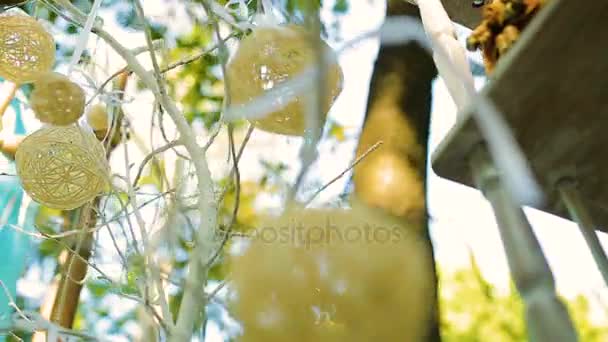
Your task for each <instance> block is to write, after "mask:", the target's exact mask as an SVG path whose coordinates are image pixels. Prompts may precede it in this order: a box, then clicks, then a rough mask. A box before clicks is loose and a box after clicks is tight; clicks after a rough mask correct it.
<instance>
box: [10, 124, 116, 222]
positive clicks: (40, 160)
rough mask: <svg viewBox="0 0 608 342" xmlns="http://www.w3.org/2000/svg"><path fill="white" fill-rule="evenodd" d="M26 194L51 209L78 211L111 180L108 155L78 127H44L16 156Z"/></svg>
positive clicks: (32, 136)
mask: <svg viewBox="0 0 608 342" xmlns="http://www.w3.org/2000/svg"><path fill="white" fill-rule="evenodd" d="M15 162H16V165H17V175H18V176H19V178H20V179H21V183H22V185H23V188H24V190H25V191H26V192H27V194H28V195H29V196H30V197H31V198H32V199H33V200H35V201H36V202H38V203H41V204H43V205H45V206H47V207H49V208H54V209H62V210H70V209H74V208H78V207H80V206H82V205H83V204H85V203H86V202H88V201H91V200H92V199H93V198H95V197H96V196H97V195H98V194H99V193H100V192H102V191H103V190H104V188H105V186H106V184H107V180H108V177H109V166H108V163H107V161H106V158H105V151H104V148H103V146H102V145H101V143H100V142H99V141H98V140H97V138H95V136H94V135H93V134H92V133H90V132H88V131H85V130H83V129H82V128H80V127H78V126H68V127H62V126H51V127H44V128H41V129H40V130H38V131H36V132H34V133H32V134H31V135H29V136H28V137H27V138H25V140H23V142H22V143H21V144H20V145H19V148H18V149H17V153H16V155H15Z"/></svg>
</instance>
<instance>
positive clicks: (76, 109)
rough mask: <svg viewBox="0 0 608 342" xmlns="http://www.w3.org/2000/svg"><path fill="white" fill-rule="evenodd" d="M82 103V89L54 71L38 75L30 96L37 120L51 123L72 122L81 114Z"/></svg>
mask: <svg viewBox="0 0 608 342" xmlns="http://www.w3.org/2000/svg"><path fill="white" fill-rule="evenodd" d="M84 104H85V93H84V90H82V88H81V87H80V86H79V85H78V84H76V83H74V82H72V81H70V79H69V78H67V77H66V76H63V75H62V74H59V73H56V72H48V73H45V74H42V75H40V77H39V78H38V79H37V80H36V82H35V83H34V91H32V95H31V97H30V105H31V106H32V109H33V110H34V113H35V114H36V117H37V118H38V120H40V121H42V122H44V123H48V124H51V125H60V126H65V125H70V124H73V123H74V122H76V121H77V120H78V118H80V117H81V116H82V114H83V112H84Z"/></svg>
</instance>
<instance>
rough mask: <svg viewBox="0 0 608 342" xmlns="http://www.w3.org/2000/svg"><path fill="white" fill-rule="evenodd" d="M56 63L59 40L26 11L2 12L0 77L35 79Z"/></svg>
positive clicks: (0, 24) (21, 79)
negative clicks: (26, 13) (20, 13)
mask: <svg viewBox="0 0 608 342" xmlns="http://www.w3.org/2000/svg"><path fill="white" fill-rule="evenodd" d="M54 63H55V41H54V40H53V37H52V36H51V35H50V34H49V33H48V32H47V31H46V30H45V29H44V27H43V26H42V25H41V24H40V23H39V22H38V21H36V19H34V18H31V17H28V16H25V15H14V14H11V15H6V16H0V77H3V78H5V79H7V80H9V81H11V82H15V83H18V84H21V83H29V82H33V81H34V80H35V79H36V78H37V77H38V75H40V73H43V72H47V71H50V70H51V68H52V67H53V64H54Z"/></svg>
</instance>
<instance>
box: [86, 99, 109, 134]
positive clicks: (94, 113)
mask: <svg viewBox="0 0 608 342" xmlns="http://www.w3.org/2000/svg"><path fill="white" fill-rule="evenodd" d="M86 116H87V122H88V123H89V126H91V128H92V129H93V130H94V131H107V130H108V126H109V124H110V122H109V121H110V120H108V112H107V110H106V106H105V105H104V104H102V103H97V104H95V105H93V106H91V108H89V110H88V111H87V115H86Z"/></svg>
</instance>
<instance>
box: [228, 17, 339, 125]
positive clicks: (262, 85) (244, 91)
mask: <svg viewBox="0 0 608 342" xmlns="http://www.w3.org/2000/svg"><path fill="white" fill-rule="evenodd" d="M323 47H324V49H325V50H326V52H330V51H331V48H330V47H329V46H328V45H327V44H325V43H323ZM331 55H332V56H333V57H332V58H331V60H330V62H329V65H328V68H327V75H326V79H327V92H326V94H325V97H324V98H323V99H321V100H322V101H324V102H323V103H324V112H323V113H322V115H323V116H324V117H323V120H324V119H325V116H326V115H327V112H328V111H329V109H330V108H331V105H332V104H333V102H334V100H335V99H336V97H337V96H338V95H339V94H340V92H341V91H342V81H343V74H342V69H341V68H340V65H339V64H338V60H337V58H336V56H335V55H334V54H333V53H331ZM316 58H317V53H316V51H315V48H314V47H313V46H312V44H311V36H310V34H309V33H308V32H307V31H306V30H305V28H303V27H299V26H296V25H288V26H276V25H275V26H263V27H258V28H256V29H254V30H253V32H252V33H251V34H250V35H248V36H247V37H245V38H244V39H243V40H241V42H240V45H239V47H238V49H237V51H236V53H235V55H234V56H233V57H232V59H231V60H230V62H229V63H228V66H227V70H226V72H227V80H228V82H229V83H230V99H231V105H233V106H238V105H244V104H246V103H247V102H249V101H251V100H253V99H255V98H256V97H258V96H260V95H262V94H263V93H264V92H265V91H267V90H270V89H272V88H274V87H275V86H277V85H279V84H281V83H282V82H285V81H287V80H288V79H290V78H292V77H294V76H297V75H298V74H300V73H301V72H303V71H304V70H306V69H307V68H309V67H312V66H314V63H316ZM306 112H307V108H306V102H305V98H304V97H296V98H295V99H294V100H293V101H291V102H289V103H286V104H285V106H284V107H283V108H281V109H279V110H277V111H275V112H273V113H270V114H268V115H267V116H265V117H263V118H261V119H256V120H251V121H252V123H253V124H255V125H256V127H257V128H259V129H261V130H264V131H268V132H272V133H278V134H284V135H295V136H301V135H304V133H305V129H306Z"/></svg>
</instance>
